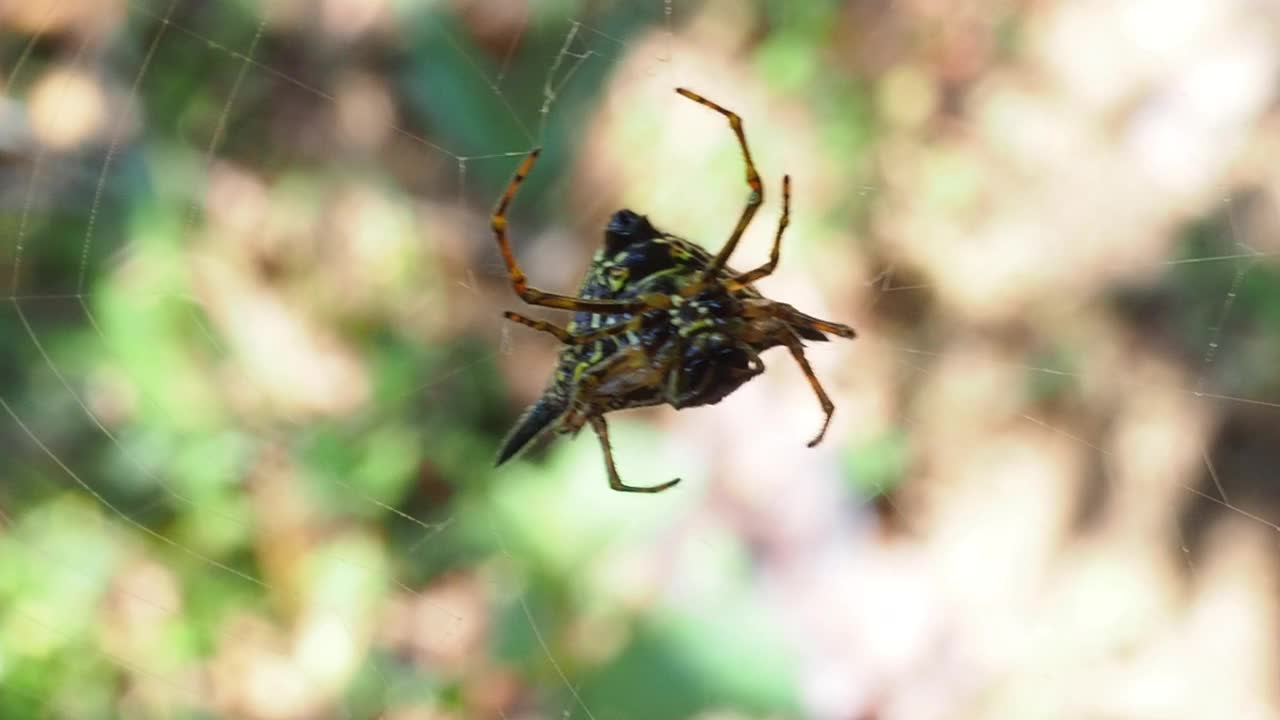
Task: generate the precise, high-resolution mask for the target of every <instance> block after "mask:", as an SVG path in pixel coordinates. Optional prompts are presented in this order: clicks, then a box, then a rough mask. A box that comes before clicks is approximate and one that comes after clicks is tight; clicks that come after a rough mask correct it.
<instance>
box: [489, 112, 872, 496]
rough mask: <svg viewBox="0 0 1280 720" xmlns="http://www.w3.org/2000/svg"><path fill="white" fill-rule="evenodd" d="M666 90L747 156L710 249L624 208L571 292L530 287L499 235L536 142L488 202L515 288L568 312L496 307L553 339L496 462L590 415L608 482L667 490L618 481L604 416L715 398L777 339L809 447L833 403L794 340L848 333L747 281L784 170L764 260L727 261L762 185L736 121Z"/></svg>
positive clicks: (762, 270) (787, 213) (747, 373)
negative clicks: (811, 433) (740, 195)
mask: <svg viewBox="0 0 1280 720" xmlns="http://www.w3.org/2000/svg"><path fill="white" fill-rule="evenodd" d="M676 92H677V93H679V94H681V95H683V96H684V97H686V98H688V99H690V100H692V101H694V102H696V103H699V104H701V105H703V106H706V107H708V108H710V109H711V110H714V111H716V112H718V113H720V114H721V115H723V116H724V117H725V118H726V119H727V120H728V121H729V127H730V128H731V129H732V130H733V133H734V135H735V136H736V138H737V141H738V147H739V148H740V149H741V151H742V158H743V160H744V161H745V163H746V171H747V172H746V176H747V185H748V187H749V188H750V194H749V195H748V196H747V204H746V207H745V208H743V210H742V214H741V215H740V216H739V217H738V223H737V225H736V226H734V228H733V232H732V233H731V234H730V235H729V240H728V241H727V242H726V243H725V244H724V247H723V248H721V250H720V252H719V253H717V254H715V255H712V254H710V253H709V252H708V251H707V250H705V249H703V248H702V247H700V246H698V245H696V244H694V243H692V242H690V241H688V240H685V239H682V238H679V237H676V236H675V235H671V234H669V233H665V232H662V231H661V230H658V229H657V228H656V227H654V226H653V225H652V224H651V223H650V222H649V220H648V218H646V217H644V216H642V215H638V214H636V213H634V212H632V211H631V210H619V211H617V212H616V213H614V215H613V216H612V218H611V219H610V220H609V223H608V225H607V226H606V227H605V230H604V243H603V247H601V249H600V250H599V251H597V252H596V254H595V257H594V259H593V260H592V263H591V267H590V269H589V270H588V272H587V276H586V277H585V278H584V279H583V281H582V286H581V288H580V289H579V291H578V295H577V296H576V297H575V296H569V295H558V294H555V293H549V292H544V291H542V290H538V289H535V288H533V287H530V286H529V284H528V281H527V279H526V278H525V274H524V272H523V271H522V270H521V269H520V264H519V263H518V262H516V259H515V255H514V254H513V253H512V250H511V243H510V241H509V240H508V238H507V209H508V207H509V206H510V205H511V201H512V198H514V197H515V194H516V191H517V190H518V189H519V188H520V183H521V182H523V181H524V179H525V177H526V176H527V175H528V174H529V172H530V171H531V170H532V169H533V165H534V162H535V161H536V160H537V159H538V154H539V152H540V149H539V148H535V149H534V150H532V151H531V152H530V153H529V154H528V155H527V156H526V157H525V158H524V160H523V161H522V162H521V163H520V166H519V168H518V169H517V170H516V174H515V176H514V177H512V178H511V182H510V183H509V184H508V185H507V188H506V190H505V191H504V192H503V194H502V197H501V198H500V199H499V200H498V204H497V206H496V207H495V208H494V211H493V215H492V217H491V224H492V227H493V232H494V236H495V237H496V239H497V241H498V250H499V251H500V252H501V254H502V259H503V262H504V263H505V264H506V268H507V274H508V276H509V277H510V279H511V285H512V287H513V288H514V289H515V292H516V294H517V295H518V296H519V297H520V299H521V300H523V301H524V302H526V303H528V304H529V305H539V306H542V307H549V308H555V309H557V310H568V311H571V312H573V313H574V316H573V319H572V321H571V322H570V323H569V324H568V326H567V327H563V328H562V327H560V326H558V325H553V324H551V323H548V322H544V321H542V320H533V319H531V318H528V317H525V316H523V315H520V314H518V313H514V312H506V313H503V316H504V317H506V318H507V319H508V320H511V321H513V322H516V323H520V324H522V325H526V326H528V327H530V328H533V329H535V330H539V331H542V332H546V333H549V334H551V335H554V336H555V337H556V339H557V340H559V341H560V342H561V343H563V344H564V347H563V348H562V349H561V350H560V356H559V359H558V361H557V364H556V368H555V373H554V374H553V375H552V377H551V380H550V381H549V382H548V384H547V386H546V389H545V390H544V391H543V393H542V395H541V397H539V399H538V400H537V402H535V403H534V404H533V405H531V406H529V408H527V409H526V410H525V411H524V414H523V415H522V416H521V417H520V419H519V420H518V421H517V422H516V424H515V426H514V427H513V428H512V429H511V431H510V432H509V433H508V435H507V437H506V438H505V439H504V440H503V442H502V447H501V449H500V450H499V451H498V457H497V465H501V464H502V463H504V462H506V461H507V460H508V459H510V458H511V457H512V456H513V455H515V454H516V453H517V452H519V451H520V450H521V449H522V448H523V447H524V446H525V445H527V444H528V443H529V441H531V440H533V439H534V438H535V437H538V436H539V435H542V434H543V433H545V432H549V431H552V430H554V431H555V432H557V433H569V434H576V433H577V432H578V431H580V430H581V429H582V428H583V426H584V425H587V424H589V425H591V429H592V430H593V431H595V434H596V436H597V437H598V438H599V440H600V447H601V449H602V450H603V453H604V464H605V470H606V472H607V473H608V476H609V486H610V487H611V488H613V489H614V490H619V491H624V492H643V493H656V492H661V491H663V490H666V489H668V488H670V487H672V486H674V485H675V484H676V483H678V482H680V479H679V478H676V479H673V480H669V481H667V482H664V483H660V484H657V485H646V486H637V485H628V484H626V483H624V482H623V481H622V479H621V477H620V476H619V474H618V469H617V467H616V465H615V464H614V460H613V452H612V450H611V449H610V446H609V428H608V425H607V424H606V423H605V419H604V416H605V414H606V413H608V412H611V411H614V410H622V409H624V408H637V407H646V406H652V405H661V404H664V403H665V404H668V405H671V406H673V407H675V408H677V409H680V408H686V407H696V406H699V405H711V404H715V403H717V402H719V401H720V400H722V399H723V398H724V397H725V396H727V395H729V394H730V393H732V392H733V391H734V390H736V389H738V388H739V387H740V386H741V385H742V384H743V383H745V382H747V381H748V380H750V379H751V378H753V377H755V376H756V375H759V374H760V373H762V372H764V363H763V362H761V360H760V353H761V352H763V351H765V350H767V349H769V348H772V347H776V346H779V345H782V346H785V347H786V348H787V350H789V351H790V352H791V356H792V357H793V358H795V361H796V363H797V364H799V366H800V369H801V370H802V371H803V372H804V376H805V378H807V379H808V381H809V385H810V387H812V388H813V392H814V394H815V395H817V396H818V402H819V403H821V405H822V411H823V413H824V418H823V422H822V428H821V429H820V430H819V431H818V434H817V435H816V436H815V437H814V438H813V439H812V440H810V441H809V447H813V446H815V445H817V444H818V443H819V442H821V440H822V437H823V435H825V434H826V432H827V426H828V425H830V423H831V415H832V413H833V412H835V405H834V403H832V402H831V398H829V397H827V393H826V391H825V390H823V389H822V384H821V383H820V382H818V378H817V376H816V375H814V372H813V368H811V367H810V366H809V363H808V361H807V360H806V359H805V355H804V349H803V344H802V340H818V341H825V340H827V333H830V334H833V335H837V336H839V337H842V338H853V337H854V335H855V334H854V331H853V329H852V328H850V327H847V326H845V325H840V324H838V323H833V322H829V321H826V320H820V319H818V318H815V317H811V316H809V315H805V314H804V313H802V312H800V311H799V310H796V309H795V308H794V307H792V306H790V305H787V304H786V303H780V302H775V301H773V300H769V299H768V298H765V297H763V296H762V295H761V294H760V293H759V292H758V291H757V290H756V289H755V288H754V287H753V285H752V283H754V282H756V281H757V280H759V279H761V278H763V277H766V276H768V275H769V274H771V273H772V272H773V271H774V269H775V268H776V267H777V266H778V254H779V249H780V246H781V242H782V233H783V231H785V230H786V228H787V225H788V223H789V222H790V217H791V177H790V176H789V175H784V176H783V178H782V218H781V220H780V221H779V222H778V228H777V232H776V233H775V234H774V238H773V248H772V250H771V251H770V253H769V261H768V262H766V263H764V264H763V265H761V266H759V267H757V268H755V269H754V270H750V271H747V272H741V273H740V272H737V271H736V270H733V269H731V268H730V267H729V266H728V265H727V263H728V261H729V256H730V255H732V254H733V251H734V248H736V247H737V245H738V240H739V239H740V238H741V237H742V234H743V232H744V231H745V230H746V228H747V225H748V224H749V223H750V222H751V218H752V217H754V216H755V214H756V211H757V210H758V209H759V208H760V205H761V203H763V202H764V186H763V184H762V183H761V181H760V175H759V173H758V172H756V167H755V164H754V163H753V162H752V160H751V152H750V150H748V149H747V138H746V135H745V134H744V133H743V129H742V119H741V118H740V117H739V116H738V115H737V114H736V113H734V112H732V111H730V110H728V109H727V108H724V107H722V106H720V105H718V104H716V103H714V102H712V101H710V100H708V99H707V98H705V97H703V96H701V95H699V94H697V93H695V92H693V91H692V90H688V89H685V88H676Z"/></svg>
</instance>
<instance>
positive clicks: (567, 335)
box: [502, 311, 643, 345]
mask: <svg viewBox="0 0 1280 720" xmlns="http://www.w3.org/2000/svg"><path fill="white" fill-rule="evenodd" d="M502 317H504V318H506V319H508V320H510V321H511V322H514V323H519V324H521V325H524V326H525V327H530V328H533V329H534V330H538V331H541V332H545V333H549V334H551V335H554V336H555V337H556V339H557V340H559V341H560V342H562V343H564V344H565V345H587V344H589V343H593V342H595V341H596V340H600V339H603V338H606V337H610V336H613V335H622V334H624V333H626V332H628V331H636V330H639V329H640V327H641V321H642V319H643V316H642V315H636V316H635V317H633V318H631V319H630V320H628V321H626V322H622V323H618V324H616V325H610V326H608V327H602V328H597V329H595V330H592V331H590V332H585V333H580V334H578V335H574V334H573V333H571V332H569V331H568V330H566V329H564V328H562V327H560V326H559V325H553V324H552V323H549V322H547V321H545V320H534V319H533V318H529V317H525V316H524V315H521V314H520V313H514V312H509V311H508V312H504V313H502Z"/></svg>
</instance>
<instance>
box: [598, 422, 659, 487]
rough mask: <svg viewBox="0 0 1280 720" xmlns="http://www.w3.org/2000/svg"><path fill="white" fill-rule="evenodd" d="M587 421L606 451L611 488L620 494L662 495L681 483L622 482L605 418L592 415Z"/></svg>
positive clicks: (605, 457)
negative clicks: (630, 483)
mask: <svg viewBox="0 0 1280 720" xmlns="http://www.w3.org/2000/svg"><path fill="white" fill-rule="evenodd" d="M587 420H588V421H589V422H590V423H591V429H592V430H595V432H596V437H598V438H600V449H601V450H603V451H604V467H605V470H607V471H608V473H609V487H611V488H613V489H614V490H617V491H619V492H639V493H660V492H662V491H663V490H666V489H668V488H670V487H672V486H674V485H675V484H676V483H678V482H680V478H676V479H674V480H668V481H666V482H664V483H660V484H658V485H628V484H626V483H624V482H622V478H621V477H618V468H617V467H616V466H615V465H614V464H613V450H611V449H610V448H609V426H608V425H607V424H606V423H605V421H604V416H603V415H592V416H590V417H589V418H587Z"/></svg>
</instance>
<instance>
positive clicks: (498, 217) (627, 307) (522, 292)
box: [489, 148, 665, 314]
mask: <svg viewBox="0 0 1280 720" xmlns="http://www.w3.org/2000/svg"><path fill="white" fill-rule="evenodd" d="M541 152H542V148H534V149H533V150H531V151H530V152H529V154H528V155H526V156H525V158H524V161H523V162H521V163H520V167H519V168H517V169H516V174H515V175H514V176H512V178H511V182H510V183H508V184H507V189H506V191H505V192H503V193H502V197H501V198H500V199H499V200H498V205H497V207H495V208H494V209H493V215H491V216H490V218H489V225H490V227H492V228H493V234H494V237H495V238H497V240H498V250H499V251H500V252H501V253H502V261H503V262H504V263H506V266H507V275H508V276H510V278H511V286H512V287H513V288H515V291H516V294H517V295H519V296H520V299H521V300H524V301H525V302H526V303H529V304H530V305H541V306H544V307H552V308H557V309H559V310H573V311H576V312H594V313H605V314H618V313H627V312H636V311H638V310H644V309H646V308H650V307H665V305H663V304H662V302H663V301H664V300H665V298H660V297H658V296H657V293H653V294H650V295H646V296H643V297H640V298H637V299H634V300H586V299H583V298H576V297H573V296H571V295H559V294H556V293H549V292H543V291H542V290H538V289H536V288H532V287H529V283H528V279H527V278H526V277H525V274H524V271H523V270H522V269H520V263H518V262H516V257H515V254H514V253H513V252H512V250H511V241H510V240H509V239H508V238H507V208H508V207H510V205H511V200H512V198H514V197H515V195H516V191H517V190H519V189H520V184H521V183H523V182H524V179H525V178H526V177H527V176H528V175H529V171H530V170H532V169H533V163H534V162H535V161H536V160H537V159H538V154H539V153H541ZM655 303H658V304H655Z"/></svg>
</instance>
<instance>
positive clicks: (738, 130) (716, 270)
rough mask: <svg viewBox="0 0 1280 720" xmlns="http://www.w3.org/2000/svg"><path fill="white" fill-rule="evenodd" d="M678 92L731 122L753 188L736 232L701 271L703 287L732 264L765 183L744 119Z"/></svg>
mask: <svg viewBox="0 0 1280 720" xmlns="http://www.w3.org/2000/svg"><path fill="white" fill-rule="evenodd" d="M676 92H678V93H680V94H681V95H683V96H684V97H687V98H689V99H690V100H692V101H694V102H696V103H698V104H699V105H702V106H705V107H708V108H711V109H712V110H715V111H716V112H718V113H720V114H721V115H723V116H725V119H727V120H728V121H729V127H730V129H732V130H733V134H734V136H735V137H737V138H738V147H739V148H740V149H741V150H742V159H743V161H744V162H746V165H747V187H749V188H751V194H750V195H748V196H747V206H746V207H744V208H743V209H742V215H741V216H740V217H739V218H738V224H737V225H736V226H734V228H733V233H732V234H730V235H729V240H728V241H727V242H725V244H724V247H723V248H721V249H720V252H719V254H717V255H716V257H715V259H714V260H712V261H711V263H709V264H708V265H707V267H706V269H705V270H703V271H702V283H699V284H704V283H708V282H711V281H712V280H714V279H715V277H716V276H717V275H719V274H720V271H721V270H722V269H723V268H724V266H725V265H726V264H727V263H728V262H729V256H730V255H732V254H733V251H734V249H735V248H737V247H738V240H740V239H741V238H742V233H744V232H746V229H747V225H750V224H751V218H753V217H755V215H756V211H757V210H759V209H760V205H761V203H763V202H764V184H763V183H762V182H760V173H759V172H757V171H756V164H755V163H754V162H752V160H751V150H750V149H749V148H748V147H747V136H746V134H745V133H744V132H743V130H742V118H741V117H739V116H738V113H736V112H734V111H732V110H730V109H728V108H726V107H724V106H722V105H719V104H717V103H714V102H712V101H710V100H708V99H706V98H704V97H702V96H701V95H699V94H698V93H696V92H694V91H692V90H690V89H688V88H676ZM695 292H696V291H695Z"/></svg>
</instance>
